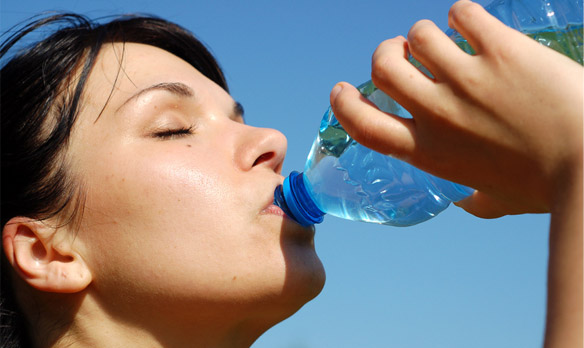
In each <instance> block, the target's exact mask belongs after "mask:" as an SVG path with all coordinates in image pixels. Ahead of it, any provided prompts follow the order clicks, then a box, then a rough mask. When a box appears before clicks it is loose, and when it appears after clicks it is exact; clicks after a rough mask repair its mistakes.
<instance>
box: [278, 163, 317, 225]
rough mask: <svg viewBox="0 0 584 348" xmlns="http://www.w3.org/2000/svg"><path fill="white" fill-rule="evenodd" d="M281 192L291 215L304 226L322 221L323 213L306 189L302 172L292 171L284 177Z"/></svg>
mask: <svg viewBox="0 0 584 348" xmlns="http://www.w3.org/2000/svg"><path fill="white" fill-rule="evenodd" d="M283 193H284V199H285V200H286V204H287V206H288V209H289V212H290V213H291V215H292V216H291V217H292V218H294V220H296V222H298V223H299V224H300V225H302V226H305V227H306V226H310V225H314V224H319V223H321V222H322V220H323V219H324V213H323V212H322V211H321V210H320V209H319V208H318V207H317V206H316V204H315V203H314V201H313V200H312V197H311V196H310V194H309V193H308V190H306V186H305V185H304V180H303V174H302V173H298V172H295V171H294V172H292V173H290V175H289V176H288V177H287V178H286V179H284V184H283Z"/></svg>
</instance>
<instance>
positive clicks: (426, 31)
mask: <svg viewBox="0 0 584 348" xmlns="http://www.w3.org/2000/svg"><path fill="white" fill-rule="evenodd" d="M438 32H439V29H438V28H437V27H436V25H435V24H434V23H433V22H431V21H429V20H425V19H424V20H421V21H418V22H416V23H415V24H414V25H413V26H412V27H411V29H410V31H409V32H408V45H409V47H410V50H411V51H418V50H423V48H424V47H427V46H428V45H429V44H431V43H432V41H433V40H435V37H436V35H437V34H438Z"/></svg>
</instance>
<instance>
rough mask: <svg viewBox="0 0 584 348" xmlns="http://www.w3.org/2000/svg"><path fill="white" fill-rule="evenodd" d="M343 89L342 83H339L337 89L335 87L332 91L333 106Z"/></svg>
mask: <svg viewBox="0 0 584 348" xmlns="http://www.w3.org/2000/svg"><path fill="white" fill-rule="evenodd" d="M342 89H343V85H341V84H340V83H337V84H336V85H335V87H333V90H332V91H331V104H333V103H334V102H335V99H336V98H337V95H338V94H339V92H341V90H342Z"/></svg>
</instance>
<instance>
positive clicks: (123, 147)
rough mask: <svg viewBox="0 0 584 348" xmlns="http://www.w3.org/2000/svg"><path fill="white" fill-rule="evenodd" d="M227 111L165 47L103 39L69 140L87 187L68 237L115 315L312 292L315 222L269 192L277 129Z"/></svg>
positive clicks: (225, 308)
mask: <svg viewBox="0 0 584 348" xmlns="http://www.w3.org/2000/svg"><path fill="white" fill-rule="evenodd" d="M120 57H123V58H120ZM120 60H121V63H120ZM112 89H113V93H112ZM104 105H105V109H103V108H104ZM102 109H103V112H102ZM100 112H101V116H99V118H98V115H99V114H100ZM240 112H241V109H240V108H239V107H238V104H236V103H235V102H234V100H233V99H232V98H231V96H230V95H229V94H228V93H226V92H225V91H224V90H223V89H222V88H220V87H219V86H218V85H216V84H215V83H213V82H212V81H211V80H209V79H208V78H206V77H204V76H203V75H202V74H201V73H199V72H198V71H197V70H196V69H194V68H193V67H192V66H191V65H189V64H188V63H186V62H185V61H183V60H181V59H179V58H178V57H176V56H174V55H172V54H170V53H168V52H166V51H163V50H161V49H158V48H155V47H152V46H147V45H142V44H134V43H128V44H126V45H125V46H124V45H122V44H113V45H105V46H104V48H103V49H102V51H101V53H100V55H99V58H98V60H97V62H96V65H95V67H94V69H93V71H92V73H91V75H90V77H89V80H88V83H87V85H86V89H85V91H84V97H83V107H82V109H81V113H80V116H79V120H78V121H77V124H76V127H75V129H74V132H73V134H72V138H71V143H70V147H69V152H68V155H69V161H70V166H71V168H72V169H71V170H72V172H73V175H74V177H75V178H76V179H78V180H81V182H82V185H83V186H82V187H83V190H84V191H85V192H86V206H85V210H84V212H83V220H82V227H81V231H80V232H79V233H78V235H77V237H76V238H77V241H76V243H80V248H81V250H82V251H83V255H84V258H85V260H86V262H87V264H88V265H89V267H90V268H91V272H92V275H93V282H92V284H91V285H90V289H89V290H90V293H91V295H92V296H93V297H94V298H95V300H96V302H98V303H99V305H100V306H101V307H102V308H105V309H106V310H107V311H109V312H112V313H115V315H117V316H122V317H123V316H125V318H126V320H142V321H148V320H163V319H164V320H169V319H168V318H166V317H167V316H168V317H169V318H174V319H176V320H177V321H181V322H185V321H189V320H190V321H195V320H199V319H200V316H203V317H206V319H205V320H207V321H209V320H210V321H212V320H213V319H214V318H216V317H217V318H220V319H222V320H224V321H225V320H229V318H232V317H233V318H238V317H246V316H247V317H249V316H250V314H251V315H253V316H255V317H257V318H263V316H265V318H266V320H268V318H271V320H273V319H274V318H276V317H278V316H279V317H281V318H280V319H282V318H283V317H286V316H288V315H290V314H292V313H293V312H294V311H295V310H297V309H298V308H299V307H300V306H302V305H303V304H304V303H306V302H307V301H308V300H310V299H311V298H313V297H314V296H316V295H317V294H318V293H319V292H320V290H321V288H322V286H323V284H324V271H323V268H322V265H321V263H320V261H319V259H318V257H317V256H316V253H315V250H314V245H313V237H314V230H313V229H310V228H308V229H305V228H302V227H300V226H299V225H297V224H296V223H294V222H292V221H291V220H290V219H288V218H286V217H285V216H284V214H283V213H282V211H281V210H280V209H279V208H277V207H275V206H274V205H272V200H273V192H274V188H275V187H276V186H277V185H279V184H280V183H281V182H282V176H281V175H280V170H281V166H282V161H283V160H284V155H285V152H286V139H285V137H284V136H283V135H282V134H281V133H279V132H277V131H275V130H272V129H263V128H255V127H251V126H248V125H245V124H244V123H243V119H242V115H241V114H240ZM149 313H156V315H155V316H153V317H148V314H149ZM134 317H135V318H134Z"/></svg>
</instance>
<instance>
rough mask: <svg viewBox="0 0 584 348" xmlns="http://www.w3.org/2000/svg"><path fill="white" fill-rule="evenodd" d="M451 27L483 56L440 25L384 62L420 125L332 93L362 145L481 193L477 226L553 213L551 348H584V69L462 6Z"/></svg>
mask: <svg viewBox="0 0 584 348" xmlns="http://www.w3.org/2000/svg"><path fill="white" fill-rule="evenodd" d="M449 25H450V27H452V28H454V29H456V30H457V31H458V32H460V33H461V34H462V35H463V36H464V37H465V38H466V39H467V40H468V41H469V43H470V44H471V45H472V46H473V48H474V49H475V50H476V52H477V54H476V55H474V56H470V55H468V54H466V53H464V52H463V51H461V50H460V49H459V48H458V47H457V46H456V45H455V44H454V43H453V42H452V41H450V39H449V38H447V37H446V35H444V34H443V33H442V31H441V30H439V29H438V28H437V27H436V26H435V25H434V24H433V23H432V22H429V21H420V22H418V23H416V24H415V25H414V26H413V27H412V28H411V29H410V31H409V33H408V37H407V39H406V38H403V37H397V38H394V39H391V40H387V41H385V42H383V43H382V44H380V45H379V47H378V48H377V50H376V51H375V53H374V55H373V61H372V79H373V82H374V83H375V85H376V86H377V87H379V88H380V89H381V90H383V91H384V92H386V93H387V94H388V95H389V96H391V97H393V98H394V99H395V100H396V101H397V102H399V103H400V104H401V105H402V106H404V107H405V108H406V109H407V110H408V111H410V113H411V114H412V115H413V119H411V120H407V119H401V118H399V117H396V116H393V115H388V114H385V113H383V112H381V111H379V110H378V109H377V108H375V107H374V106H373V105H372V104H370V103H368V102H367V101H366V100H365V99H364V98H362V97H361V96H360V95H359V93H358V91H357V90H356V89H355V88H354V87H353V86H351V85H349V84H347V83H344V82H343V83H339V84H338V85H337V86H335V88H333V91H332V92H331V105H332V107H333V110H334V112H335V115H336V116H337V118H338V120H339V121H340V123H341V124H342V125H343V127H344V128H345V129H346V130H347V132H348V133H349V134H350V135H351V136H353V137H354V139H355V140H357V141H359V142H361V143H362V144H364V145H366V146H368V147H371V148H373V149H375V150H377V151H379V152H382V153H386V154H392V155H394V156H397V157H400V158H402V159H404V160H406V161H408V162H410V163H412V164H414V165H416V166H418V167H419V168H421V169H424V170H426V171H428V172H431V173H433V174H435V175H438V176H442V177H444V178H446V179H450V180H453V181H457V182H460V183H463V184H466V185H468V186H471V187H474V188H476V189H477V191H476V192H475V193H474V195H472V196H471V197H469V198H467V199H465V200H463V201H461V202H458V203H457V204H458V205H459V206H461V207H462V208H464V209H465V210H467V211H468V212H470V213H472V214H474V215H477V216H479V217H485V218H494V217H499V216H503V215H507V214H520V213H538V212H551V226H550V250H549V279H548V313H547V328H546V339H545V346H546V347H581V346H582V229H583V228H582V158H583V151H582V129H583V124H582V115H583V101H582V100H583V98H582V95H583V94H584V91H583V86H584V82H583V76H584V74H583V68H582V66H581V65H579V64H577V63H575V62H574V61H572V60H570V59H569V58H567V57H565V56H563V55H561V54H559V53H557V52H555V51H552V50H551V49H548V48H547V47H543V46H541V45H539V44H537V43H536V42H535V41H533V40H531V39H529V38H527V37H525V36H524V35H522V34H521V33H519V32H517V31H515V30H513V29H510V28H508V27H506V26H505V25H503V24H502V23H500V22H499V21H498V20H497V19H495V18H494V17H492V16H491V15H489V14H488V13H487V12H486V11H484V10H483V9H482V7H481V6H479V5H477V4H474V3H472V2H470V1H459V2H457V3H456V4H455V5H453V6H452V8H451V10H450V13H449ZM502 37H504V38H505V40H501V39H500V38H502ZM407 53H411V55H412V56H413V57H414V58H415V59H417V60H418V61H419V62H421V63H422V64H423V65H424V66H425V67H427V68H428V69H429V70H430V72H431V73H432V74H433V76H434V77H435V78H433V79H431V78H429V77H427V76H425V75H423V74H422V73H421V72H420V71H418V70H417V69H416V68H414V67H413V66H412V65H411V64H410V63H409V62H408V61H407V59H406V58H407ZM526 62H529V63H528V64H526Z"/></svg>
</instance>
